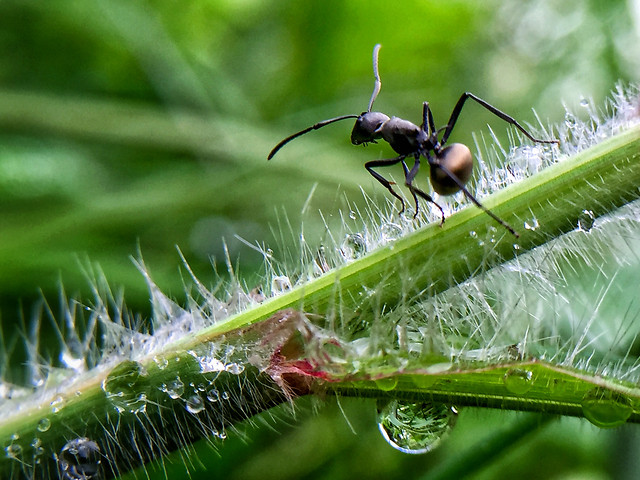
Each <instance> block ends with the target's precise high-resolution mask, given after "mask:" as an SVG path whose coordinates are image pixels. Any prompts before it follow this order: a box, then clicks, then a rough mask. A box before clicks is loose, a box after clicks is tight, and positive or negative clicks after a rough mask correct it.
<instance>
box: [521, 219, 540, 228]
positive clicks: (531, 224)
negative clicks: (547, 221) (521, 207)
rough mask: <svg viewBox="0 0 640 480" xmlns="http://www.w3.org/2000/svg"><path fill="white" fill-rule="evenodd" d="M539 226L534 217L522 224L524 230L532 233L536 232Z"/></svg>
mask: <svg viewBox="0 0 640 480" xmlns="http://www.w3.org/2000/svg"><path fill="white" fill-rule="evenodd" d="M539 226H540V224H539V223H538V219H537V218H536V217H533V218H532V219H531V221H526V222H524V228H526V229H527V230H531V231H534V230H537V229H538V227H539Z"/></svg>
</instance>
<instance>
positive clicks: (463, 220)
mask: <svg viewBox="0 0 640 480" xmlns="http://www.w3.org/2000/svg"><path fill="white" fill-rule="evenodd" d="M639 152H640V128H638V127H635V128H632V129H629V130H627V131H625V132H624V133H622V134H619V135H617V136H615V137H612V138H610V139H608V140H605V141H603V142H602V143H600V144H598V145H596V146H594V147H592V148H590V149H588V150H585V151H583V152H581V153H579V154H577V155H575V156H573V157H572V158H569V159H566V160H563V161H561V162H559V163H557V164H555V165H554V166H552V167H549V168H547V169H545V170H543V171H541V172H540V173H538V174H536V175H534V176H532V177H530V178H528V179H526V180H523V181H521V182H519V183H517V184H514V185H511V186H509V187H507V188H505V189H504V190H501V191H499V192H498V193H496V194H493V195H491V196H489V197H486V198H483V202H484V204H485V205H486V206H487V207H488V208H490V209H492V210H493V211H494V212H495V213H496V214H497V215H499V216H500V217H502V218H503V219H505V220H506V221H507V222H508V223H509V224H511V225H513V226H524V224H525V222H527V221H530V220H531V219H543V221H541V222H540V224H539V226H538V228H535V229H526V228H524V227H520V228H519V229H518V230H519V233H520V238H518V239H517V246H518V248H514V244H515V243H516V240H515V238H514V237H512V236H511V235H510V234H509V233H508V232H506V231H503V230H501V229H496V228H495V227H494V226H493V224H491V223H490V222H489V221H487V217H486V215H485V214H484V213H483V212H482V211H481V210H479V209H477V208H473V207H469V208H465V209H463V210H462V211H460V212H458V213H456V214H454V215H452V216H450V217H449V218H447V221H446V224H445V226H444V227H443V228H441V227H440V226H439V225H437V224H430V225H428V226H426V227H425V228H423V229H419V230H416V231H415V232H413V233H411V234H409V235H407V236H405V237H403V238H399V239H398V240H396V241H394V242H392V243H390V244H388V245H386V246H384V247H381V248H379V249H377V250H375V251H372V252H370V253H368V254H366V255H364V256H362V257H360V258H358V259H355V260H353V261H352V262H350V263H347V264H345V265H344V266H342V267H340V268H338V269H334V270H331V271H329V272H327V273H326V274H324V275H322V276H320V277H318V278H317V279H315V280H312V281H310V282H308V283H306V284H304V285H302V286H299V287H296V288H294V289H291V290H289V291H288V292H286V293H283V294H281V295H279V296H276V297H273V298H271V299H269V300H266V301H264V302H262V303H259V304H255V305H254V306H253V307H252V308H250V309H248V310H246V311H244V312H242V313H239V314H237V315H235V316H233V317H230V318H229V319H227V320H224V321H220V322H219V323H216V324H214V325H213V326H211V327H208V328H206V329H204V330H202V331H200V332H198V333H196V334H192V335H189V336H187V337H185V338H184V339H182V340H181V341H179V342H176V343H174V344H171V345H169V346H168V347H167V349H166V351H165V352H164V353H163V355H164V357H165V358H166V359H170V362H169V365H168V366H163V367H162V368H160V367H159V366H158V365H159V364H157V356H156V361H155V363H154V361H153V360H151V359H149V358H147V359H141V360H140V361H139V364H140V365H141V367H139V366H138V362H132V363H134V365H129V364H120V365H119V366H118V367H116V369H120V370H119V371H118V375H113V372H114V370H111V371H102V372H92V376H91V378H84V379H83V380H82V382H80V383H79V384H75V385H73V386H72V387H71V390H73V393H72V392H69V394H68V395H64V394H63V395H60V396H59V398H57V399H56V402H57V403H56V406H58V404H59V406H60V412H59V414H58V415H57V416H53V417H52V416H51V406H50V399H42V402H43V405H46V408H35V409H32V410H30V411H28V412H24V411H23V412H20V414H19V415H16V416H14V417H11V416H9V417H8V418H7V417H5V418H4V423H3V424H2V425H0V441H1V442H2V445H3V447H4V448H5V453H7V455H6V456H5V458H3V459H2V461H1V462H0V476H2V477H3V478H10V476H11V475H14V476H15V475H18V476H19V474H20V473H19V472H20V471H21V470H20V467H19V465H18V462H16V461H12V459H11V455H13V454H15V455H14V457H20V458H22V459H23V460H24V458H30V457H29V454H28V453H27V447H26V446H21V447H20V448H21V451H18V449H17V447H18V445H19V444H18V441H17V439H19V438H22V439H31V438H34V437H38V438H40V439H41V442H42V445H45V446H46V445H51V450H52V451H56V452H59V451H60V446H61V445H64V444H65V443H66V440H65V439H66V437H68V435H69V431H82V432H87V433H85V434H86V435H89V436H91V435H93V436H94V437H96V438H97V437H100V435H102V437H106V436H109V435H111V436H113V437H114V438H116V439H117V440H118V441H120V442H126V441H133V442H140V443H143V442H141V441H140V438H141V436H144V435H147V436H148V435H154V432H157V430H156V429H157V426H154V425H153V421H154V420H153V419H154V415H155V414H158V415H162V414H161V413H158V412H160V408H159V407H158V412H155V411H154V407H153V405H154V402H157V404H158V405H160V404H161V402H163V401H165V400H162V399H160V397H158V399H157V400H154V399H152V398H150V397H149V398H147V397H145V399H146V400H147V401H148V403H146V404H145V405H141V406H140V409H142V410H140V411H135V412H132V410H131V408H138V407H137V406H136V405H137V403H136V402H138V401H139V399H140V397H139V395H136V392H135V390H136V388H139V389H142V390H143V391H151V390H153V391H157V390H159V387H158V388H155V389H148V388H147V387H148V385H155V386H158V385H168V384H169V383H170V382H171V381H172V379H173V380H175V379H176V378H180V379H181V382H182V383H183V384H184V385H190V384H197V383H198V382H200V381H202V378H203V375H204V376H206V378H207V381H208V382H209V385H215V386H216V388H217V391H220V392H222V391H224V392H225V393H226V395H227V397H228V398H231V399H232V400H233V399H235V401H236V405H235V407H234V406H232V405H230V406H228V407H226V410H225V411H224V418H220V419H216V418H214V416H213V415H212V416H209V417H207V418H209V423H210V425H209V427H206V425H205V424H206V422H204V421H202V420H199V421H195V420H193V417H196V418H197V415H196V414H194V413H193V412H190V411H187V410H185V408H181V412H180V413H179V414H176V415H174V418H172V422H174V423H175V424H172V425H169V426H167V425H166V424H163V429H164V430H166V429H167V428H174V429H177V430H179V431H180V432H182V434H183V435H182V437H181V440H180V441H175V442H168V443H167V444H165V445H162V448H157V449H156V450H154V449H153V448H152V447H149V448H150V449H151V451H150V452H149V453H148V454H140V455H139V458H117V457H118V456H119V455H122V454H124V452H126V447H123V448H118V449H112V450H110V451H109V452H105V453H106V454H109V455H111V456H113V457H115V458H111V459H110V461H111V462H112V464H113V465H115V466H116V467H115V468H112V470H111V474H122V473H124V472H126V471H128V470H129V469H130V468H135V467H136V466H137V465H139V464H140V463H143V462H147V461H149V460H151V459H153V458H155V456H157V455H158V454H164V453H166V452H167V451H171V450H173V449H175V448H180V447H182V446H184V444H185V443H188V442H190V441H193V440H195V439H196V438H198V437H200V436H206V435H207V434H210V432H211V429H212V428H213V427H211V425H214V426H215V428H217V429H218V430H219V431H222V429H223V428H224V427H228V426H231V425H233V424H234V423H236V422H238V421H240V420H243V419H245V418H247V417H248V416H252V415H254V414H256V413H259V412H260V411H262V410H265V409H267V408H270V407H271V406H273V405H277V404H280V403H285V402H287V401H289V400H291V399H292V398H293V397H295V396H297V395H304V394H315V393H318V392H322V394H323V395H324V394H326V393H330V394H331V393H335V394H339V395H342V396H358V397H375V398H378V399H383V400H384V399H396V400H401V401H404V402H409V403H411V402H413V403H421V402H430V403H444V404H447V405H456V406H458V407H462V406H465V405H473V406H475V407H488V408H500V409H512V410H520V411H533V412H546V413H552V414H561V415H573V416H582V417H586V418H588V419H589V420H590V421H592V423H595V424H596V425H600V426H603V427H610V426H615V425H618V424H620V423H623V422H625V421H633V422H640V407H638V405H640V389H638V388H636V387H635V386H634V385H632V384H626V383H624V382H620V381H615V380H610V379H606V378H602V377H599V376H596V375H593V374H591V373H589V372H587V371H579V370H577V369H575V368H567V367H564V366H562V365H554V364H552V363H548V362H543V361H540V360H536V359H531V358H523V357H521V358H518V357H517V356H516V357H514V358H512V359H511V360H509V361H507V362H504V363H501V364H498V365H486V364H477V365H476V364H474V363H473V362H466V363H465V364H464V365H459V366H457V367H456V368H455V369H454V370H452V369H443V370H439V369H438V368H437V364H438V362H441V361H442V359H435V360H434V359H424V358H422V359H416V360H415V361H412V362H409V363H408V364H407V365H406V366H405V367H404V368H402V369H397V368H396V369H389V368H388V367H387V366H384V365H381V364H380V363H379V362H377V361H372V362H370V363H367V359H366V358H365V359H363V360H362V362H361V365H360V367H359V368H358V369H357V370H349V369H346V370H345V368H344V366H343V365H333V366H332V365H331V364H327V363H326V362H325V363H324V364H323V365H321V366H320V367H318V366H317V365H314V364H313V363H312V362H311V361H308V360H309V359H308V358H306V357H305V355H306V350H305V345H304V343H305V341H308V340H309V338H312V337H313V335H312V334H310V335H309V336H308V337H305V336H304V335H302V345H298V346H297V347H296V345H295V342H294V344H291V342H290V340H291V339H292V338H294V337H295V338H298V337H299V333H300V330H299V328H298V329H297V330H296V329H293V330H291V331H289V334H288V335H284V336H282V335H281V336H278V335H273V338H274V339H276V340H274V343H271V344H270V347H271V348H272V351H271V352H269V353H270V355H267V357H266V360H265V361H266V363H265V364H261V365H260V367H261V368H253V367H248V368H246V369H245V370H244V371H242V372H212V373H205V374H203V373H202V365H199V364H197V362H195V361H194V360H193V355H191V354H190V353H187V352H193V351H197V350H198V349H202V348H203V346H205V345H208V344H211V342H213V343H215V342H220V341H224V342H227V343H231V344H233V343H237V344H243V343H244V344H245V345H246V344H247V332H252V331H253V332H256V331H258V332H261V333H262V334H261V335H258V338H259V339H260V338H264V337H265V336H268V335H270V333H269V332H270V331H271V330H272V328H271V327H272V326H273V325H279V323H278V322H276V321H275V320H277V319H279V318H281V317H282V315H284V314H283V313H282V312H308V313H310V314H313V315H314V316H318V317H319V318H323V317H324V318H326V319H327V320H328V321H327V323H328V324H332V325H334V326H335V325H353V324H354V323H353V319H354V318H358V320H359V323H358V325H365V326H366V325H371V324H372V323H374V319H376V318H377V317H378V316H379V313H380V311H381V310H384V311H391V310H393V309H394V308H396V307H398V306H400V305H406V302H407V299H418V298H424V296H425V295H426V296H432V295H436V294H438V293H440V292H443V291H445V290H447V289H448V288H450V287H451V286H452V285H456V284H459V283H461V282H464V281H466V280H468V279H470V278H473V276H474V275H476V274H478V273H479V272H483V271H486V270H487V269H489V268H492V267H495V266H498V265H501V264H503V263H504V262H507V261H509V260H511V259H513V258H514V257H515V256H517V255H521V254H522V253H523V252H527V251H530V250H532V249H534V248H536V247H538V246H541V245H543V244H545V243H546V242H549V241H550V240H553V239H555V238H557V237H559V236H560V235H562V234H564V233H566V232H569V231H571V230H573V229H575V228H576V225H577V224H578V221H579V220H580V218H581V215H582V212H583V211H585V210H589V211H591V212H593V215H594V216H595V217H599V216H602V215H605V214H607V213H609V212H612V211H613V210H615V209H616V208H618V207H621V206H623V205H624V204H626V203H628V202H631V201H633V200H635V199H637V198H638V196H640V192H639V190H638V188H637V185H640V158H639V157H640V153H639ZM620 172H624V175H621V174H620ZM470 232H475V235H470ZM477 238H492V239H493V241H492V242H491V244H490V250H489V251H488V250H487V248H478V242H477ZM363 292H374V293H373V295H371V294H367V295H363ZM363 298H366V300H363ZM298 325H299V324H298ZM261 328H262V329H263V330H262V331H261V330H260V329H261ZM274 328H275V327H274ZM296 328H297V327H296ZM256 329H257V330H256ZM342 333H343V332H336V333H335V342H336V344H337V343H338V342H339V341H340V339H339V337H340V336H341V335H342ZM305 338H306V340H305ZM256 341H258V340H256ZM285 346H286V347H287V348H284V347H285ZM194 362H195V363H194ZM334 367H335V368H334ZM138 370H140V372H144V375H142V374H140V373H139V371H138ZM107 380H109V381H107ZM122 382H124V383H122ZM121 384H122V385H121ZM104 385H108V386H109V388H111V386H112V387H113V389H114V391H117V392H118V393H117V394H114V397H113V398H112V399H111V402H110V401H109V399H108V398H105V395H104V388H105V387H104ZM247 385H250V386H251V392H252V394H251V395H252V399H246V398H244V397H243V395H246V392H247ZM120 387H122V388H120ZM167 388H168V387H167ZM78 389H81V391H82V393H83V394H82V395H80V396H78V395H77V394H75V392H76V391H78ZM118 389H119V390H118ZM127 391H129V392H130V393H131V396H130V397H127V396H126V395H127V393H126V392H127ZM122 392H125V393H124V395H125V396H124V397H122V395H121V394H122ZM165 393H166V391H165V392H164V393H163V395H164V394H165ZM164 397H166V395H164ZM164 397H163V398H164ZM114 398H115V399H116V400H118V401H119V402H121V403H122V405H123V406H124V408H123V409H122V410H129V412H126V411H125V412H124V413H123V412H122V411H119V412H117V414H116V413H114V412H113V411H112V410H113V403H114V402H113V399H114ZM256 399H259V401H258V400H256ZM152 400H153V401H152ZM192 410H193V408H192ZM199 411H200V410H198V412H199ZM87 412H92V414H91V415H87V414H86V413H87ZM198 412H196V413H198ZM105 418H107V419H108V421H110V422H112V424H113V425H115V424H118V425H119V428H121V430H122V432H124V433H123V435H122V438H120V437H119V436H118V435H116V434H115V433H114V431H113V429H111V430H110V431H109V432H104V424H105ZM161 418H164V419H165V420H166V418H167V417H166V416H165V417H161ZM200 418H203V417H200ZM48 419H51V425H50V426H49V425H47V428H46V429H44V428H43V421H45V420H48ZM141 419H142V420H141ZM143 420H144V421H143ZM59 425H64V427H65V428H58V427H59ZM218 430H216V431H218ZM100 432H102V433H100ZM184 432H194V433H193V435H191V434H190V433H189V434H184ZM60 436H62V438H60ZM94 437H92V438H94ZM114 441H115V440H114ZM98 443H99V444H100V445H101V448H102V450H103V451H104V449H105V448H107V447H105V446H104V445H105V443H104V442H100V441H99V442H98ZM107 443H108V442H107ZM147 443H148V442H147ZM12 446H15V447H16V448H15V449H14V450H12ZM7 448H8V449H9V450H6V449H7ZM31 458H33V457H31ZM14 459H15V458H14ZM27 463H28V462H24V461H22V465H23V468H26V467H24V465H25V464H27ZM30 468H31V467H30ZM47 468H48V470H47ZM55 468H57V467H56V466H55V465H53V466H51V465H49V466H48V467H46V468H45V467H42V472H43V473H42V477H45V476H46V475H47V474H49V473H51V471H53V470H54V469H55ZM16 478H17V477H16Z"/></svg>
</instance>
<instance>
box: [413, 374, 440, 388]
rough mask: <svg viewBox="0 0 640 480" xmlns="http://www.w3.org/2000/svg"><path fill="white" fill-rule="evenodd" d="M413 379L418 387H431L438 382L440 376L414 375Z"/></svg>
mask: <svg viewBox="0 0 640 480" xmlns="http://www.w3.org/2000/svg"><path fill="white" fill-rule="evenodd" d="M411 380H413V383H415V384H416V386H417V387H418V388H429V387H430V386H431V385H433V384H434V383H436V381H437V380H438V377H436V376H435V375H413V376H412V377H411Z"/></svg>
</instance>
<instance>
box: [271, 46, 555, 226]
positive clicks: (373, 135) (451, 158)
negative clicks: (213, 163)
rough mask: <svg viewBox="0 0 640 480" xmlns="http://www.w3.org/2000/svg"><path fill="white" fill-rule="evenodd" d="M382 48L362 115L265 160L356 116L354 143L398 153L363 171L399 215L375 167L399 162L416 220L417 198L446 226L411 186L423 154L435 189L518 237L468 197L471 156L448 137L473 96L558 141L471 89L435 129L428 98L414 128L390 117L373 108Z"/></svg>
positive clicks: (494, 110)
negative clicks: (381, 144)
mask: <svg viewBox="0 0 640 480" xmlns="http://www.w3.org/2000/svg"><path fill="white" fill-rule="evenodd" d="M379 51H380V44H377V45H376V46H375V47H374V48H373V75H374V78H375V84H374V87H373V93H372V94H371V100H369V108H367V111H366V112H362V113H361V114H360V115H342V116H340V117H335V118H330V119H328V120H323V121H321V122H318V123H316V124H315V125H312V126H310V127H308V128H305V129H304V130H301V131H299V132H297V133H294V134H293V135H290V136H288V137H287V138H285V139H284V140H282V141H281V142H280V143H278V144H277V145H276V146H275V147H274V148H273V150H271V152H270V153H269V156H268V157H267V160H271V159H272V158H273V156H274V155H275V154H276V153H277V152H278V150H280V149H281V148H282V147H284V146H285V145H286V144H287V143H289V142H290V141H291V140H293V139H294V138H297V137H299V136H301V135H304V134H305V133H308V132H310V131H311V130H317V129H319V128H322V127H325V126H327V125H329V124H331V123H334V122H339V121H341V120H346V119H348V118H355V119H356V123H355V125H354V126H353V130H352V131H351V143H353V144H354V145H366V144H368V143H376V140H377V139H380V138H381V139H383V140H384V141H386V142H388V143H389V145H390V146H391V148H393V150H395V152H396V153H398V154H399V156H397V157H395V158H390V159H386V160H372V161H370V162H367V163H365V164H364V167H365V168H366V169H367V171H368V172H369V173H370V174H371V175H373V178H375V179H376V180H377V181H378V182H380V183H381V184H382V185H383V186H384V187H385V188H386V189H387V190H389V192H390V193H391V195H393V196H394V197H396V198H397V199H398V200H400V203H401V204H402V209H401V210H400V213H402V212H404V210H405V205H404V200H403V199H402V197H400V195H398V194H397V193H396V192H395V190H394V189H393V187H392V186H391V185H395V183H394V182H390V181H389V180H387V179H386V178H384V177H383V176H382V175H380V174H379V173H378V172H376V171H375V170H373V169H374V168H377V167H388V166H391V165H396V164H398V163H400V164H402V168H403V170H404V178H405V185H406V186H407V187H408V188H409V191H410V192H411V195H412V196H413V200H414V202H415V205H416V211H415V214H414V216H413V217H414V218H415V217H416V216H417V215H418V196H419V197H422V198H423V199H424V200H426V201H427V202H430V203H433V204H434V205H435V206H436V207H437V208H438V209H439V210H440V214H441V216H442V220H441V222H440V225H443V224H444V219H445V216H444V210H443V209H442V207H441V206H440V205H438V204H437V203H436V202H435V200H433V198H432V197H431V195H429V194H428V193H426V192H423V191H422V190H420V189H419V188H417V187H415V186H414V185H413V180H414V178H415V177H416V175H417V173H418V170H419V169H420V158H421V157H425V158H426V159H427V162H428V163H429V173H430V181H431V186H432V187H433V190H434V191H435V192H436V193H438V194H440V195H453V194H454V193H457V192H459V191H460V190H462V192H463V193H464V194H465V196H466V197H467V198H468V199H469V200H471V201H472V202H473V203H475V204H476V205H477V206H478V207H479V208H481V209H482V210H484V211H485V212H486V213H487V214H488V215H489V216H490V217H491V218H493V219H494V220H495V221H496V222H498V223H499V224H500V225H502V226H503V227H505V228H506V229H507V230H509V232H511V233H512V234H513V235H515V236H516V237H518V236H519V235H518V233H517V232H516V231H515V230H514V229H513V228H512V227H511V226H510V225H509V224H508V223H507V222H505V221H504V220H502V219H501V218H500V217H498V216H497V215H496V214H494V213H493V212H492V211H491V210H489V209H488V208H486V207H485V206H484V205H482V203H480V201H478V199H477V198H476V197H475V196H474V195H472V194H471V193H470V192H469V190H467V188H466V187H465V184H466V183H467V182H468V181H469V178H470V177H471V173H472V171H473V156H472V155H471V151H470V150H469V147H467V146H466V145H463V144H462V143H453V144H451V145H448V146H446V147H445V144H446V143H447V140H448V139H449V135H451V131H452V130H453V127H454V126H455V124H456V121H457V120H458V117H459V116H460V112H461V111H462V107H463V106H464V103H465V102H466V101H467V100H468V99H471V100H474V101H476V102H477V103H479V104H480V105H481V106H483V107H484V108H486V109H487V110H489V111H490V112H491V113H493V114H494V115H496V116H497V117H499V118H501V119H502V120H504V121H505V122H507V123H509V124H511V125H513V126H514V127H516V128H517V129H518V130H520V131H521V132H522V133H523V134H524V135H525V136H526V137H527V138H529V139H530V140H531V141H533V142H536V143H555V144H558V143H560V142H559V140H540V139H537V138H535V137H533V135H531V134H530V133H529V132H528V131H527V130H526V129H525V128H524V127H523V126H522V125H520V124H519V123H518V122H517V121H516V120H515V119H514V118H512V117H510V116H509V115H507V114H506V113H504V112H502V111H501V110H498V109H497V108H496V107H494V106H492V105H490V104H489V103H487V102H485V101H484V100H482V99H481V98H479V97H477V96H475V95H474V94H473V93H469V92H465V93H463V94H462V95H461V96H460V99H459V100H458V103H456V106H455V107H453V111H452V112H451V116H450V117H449V121H448V122H447V124H446V125H445V126H444V127H441V128H438V129H436V127H435V122H434V121H433V115H432V114H431V110H430V109H429V102H423V104H422V125H421V126H417V125H415V124H413V123H412V122H410V121H408V120H404V119H402V118H398V117H391V118H389V116H388V115H385V114H384V113H381V112H372V111H371V108H372V107H373V102H374V101H375V99H376V97H377V96H378V93H380V87H381V86H382V82H381V81H380V75H379V73H378V52H379ZM440 132H444V133H443V134H442V137H441V138H440V139H438V135H439V134H440ZM409 157H413V159H414V164H413V167H412V168H411V170H409V167H408V166H407V164H406V162H405V160H406V159H407V158H409Z"/></svg>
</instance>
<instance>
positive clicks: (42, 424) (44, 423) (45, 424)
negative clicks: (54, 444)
mask: <svg viewBox="0 0 640 480" xmlns="http://www.w3.org/2000/svg"><path fill="white" fill-rule="evenodd" d="M37 428H38V431H39V432H46V431H47V430H49V428H51V420H49V419H48V418H47V417H44V418H42V419H41V420H40V421H39V422H38V427H37Z"/></svg>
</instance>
